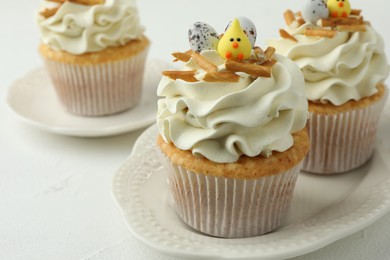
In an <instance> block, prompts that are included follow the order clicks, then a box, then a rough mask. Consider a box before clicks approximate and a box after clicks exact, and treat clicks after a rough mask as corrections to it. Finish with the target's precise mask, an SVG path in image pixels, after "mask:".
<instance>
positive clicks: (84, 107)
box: [45, 48, 148, 116]
mask: <svg viewBox="0 0 390 260" xmlns="http://www.w3.org/2000/svg"><path fill="white" fill-rule="evenodd" d="M147 52H148V48H145V50H143V51H142V52H140V53H138V54H137V55H134V56H131V57H129V58H124V59H122V60H119V61H113V62H107V63H100V64H93V65H77V64H70V63H64V62H58V61H54V60H50V59H46V58H45V63H46V67H47V69H48V71H49V74H50V77H51V80H52V82H53V85H54V87H55V90H56V93H57V97H58V98H59V100H60V102H61V103H62V105H63V107H64V108H65V109H66V110H67V112H69V113H71V114H76V115H81V116H104V115H110V114H116V113H119V112H122V111H125V110H128V109H130V108H132V107H134V106H136V105H137V104H138V102H139V101H140V99H141V92H142V83H143V76H144V67H145V60H146V56H147Z"/></svg>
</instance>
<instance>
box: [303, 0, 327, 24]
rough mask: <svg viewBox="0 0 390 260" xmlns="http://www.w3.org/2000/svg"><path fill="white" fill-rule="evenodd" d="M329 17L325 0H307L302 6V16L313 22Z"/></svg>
mask: <svg viewBox="0 0 390 260" xmlns="http://www.w3.org/2000/svg"><path fill="white" fill-rule="evenodd" d="M327 17H329V9H328V6H327V5H326V3H325V1H323V0H306V2H305V5H304V6H303V8H302V18H303V19H304V20H305V21H306V22H308V23H312V24H316V23H317V21H318V20H319V19H321V18H327Z"/></svg>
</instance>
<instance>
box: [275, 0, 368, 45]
mask: <svg viewBox="0 0 390 260" xmlns="http://www.w3.org/2000/svg"><path fill="white" fill-rule="evenodd" d="M284 19H285V21H286V24H287V25H288V26H290V25H292V24H293V23H296V24H297V25H298V26H301V25H303V24H305V23H306V22H307V23H311V24H313V25H314V26H315V27H313V28H306V29H305V31H304V35H306V36H314V37H315V36H317V37H327V38H333V37H334V36H335V35H336V33H337V32H365V31H366V24H367V23H368V22H366V21H364V19H363V16H361V10H357V9H351V7H350V4H349V1H348V0H343V1H339V0H337V1H336V0H329V1H328V2H327V3H325V2H324V1H323V0H309V1H307V2H306V4H305V5H304V7H303V8H302V11H301V12H296V13H294V12H293V11H291V10H287V11H286V12H285V13H284ZM279 33H280V36H281V37H282V38H285V39H290V40H292V41H295V42H298V40H297V39H296V38H295V37H294V36H293V35H291V34H290V33H288V32H287V31H286V30H284V29H280V30H279Z"/></svg>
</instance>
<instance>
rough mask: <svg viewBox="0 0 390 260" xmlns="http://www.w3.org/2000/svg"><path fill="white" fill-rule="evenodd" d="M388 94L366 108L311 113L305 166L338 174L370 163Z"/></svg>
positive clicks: (311, 169)
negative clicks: (332, 113) (333, 112)
mask: <svg viewBox="0 0 390 260" xmlns="http://www.w3.org/2000/svg"><path fill="white" fill-rule="evenodd" d="M387 96H388V90H386V93H385V96H384V97H383V98H382V99H381V100H379V101H378V102H376V103H373V104H371V106H369V107H366V108H363V109H355V110H352V111H347V112H342V113H338V114H335V115H325V114H316V113H310V116H309V121H308V124H307V128H308V130H309V136H310V149H309V153H308V155H307V157H306V159H305V160H304V163H303V170H304V171H307V172H313V173H319V174H335V173H342V172H346V171H350V170H353V169H355V168H357V167H359V166H361V165H363V164H364V163H366V162H367V161H368V160H369V159H370V158H371V156H372V154H373V152H374V147H375V138H376V132H377V127H378V124H379V119H380V115H381V112H382V110H383V107H384V104H385V103H386V100H387Z"/></svg>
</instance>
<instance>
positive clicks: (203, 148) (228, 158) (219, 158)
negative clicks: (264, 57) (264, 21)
mask: <svg viewBox="0 0 390 260" xmlns="http://www.w3.org/2000/svg"><path fill="white" fill-rule="evenodd" d="M201 55H203V56H205V57H206V59H208V60H210V61H212V62H213V63H214V64H217V65H219V68H223V67H224V60H223V59H222V58H221V57H220V56H219V55H218V53H217V52H216V51H203V52H202V53H201ZM275 58H276V59H277V60H278V62H277V63H276V64H275V65H274V67H273V69H272V77H271V78H257V79H256V80H253V79H252V78H251V77H250V76H249V75H247V74H245V73H239V74H240V80H239V82H234V83H219V82H218V83H209V82H204V81H202V80H200V81H199V82H195V83H189V82H185V81H183V80H172V79H170V78H168V77H163V78H162V80H161V82H160V84H159V86H158V90H157V94H158V95H159V96H162V97H165V98H163V99H160V100H159V102H158V115H157V126H158V129H159V132H160V134H161V136H162V137H163V138H164V140H165V141H166V142H168V143H170V142H173V143H174V145H175V146H176V147H178V148H179V149H181V150H191V151H192V153H193V154H194V155H195V156H204V157H206V158H208V159H209V160H211V161H214V162H217V163H231V162H235V161H237V160H238V159H239V157H240V156H241V155H247V156H250V157H254V156H258V155H259V154H262V155H263V156H266V157H268V156H270V155H271V154H272V151H279V152H283V151H286V150H287V149H289V148H290V147H291V146H292V145H293V138H292V133H295V132H298V131H300V130H302V129H303V128H304V126H305V124H306V119H307V100H306V98H305V96H304V93H303V87H304V79H303V77H302V73H301V72H300V70H299V68H298V67H297V66H296V65H295V64H294V63H293V62H292V61H291V60H289V59H287V58H285V57H282V56H280V55H275ZM188 69H192V70H197V72H198V77H199V78H202V75H203V74H204V72H203V71H202V70H201V69H200V68H199V67H197V65H196V63H195V62H194V61H192V60H190V61H189V62H188V63H186V64H185V66H184V68H183V70H188Z"/></svg>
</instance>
